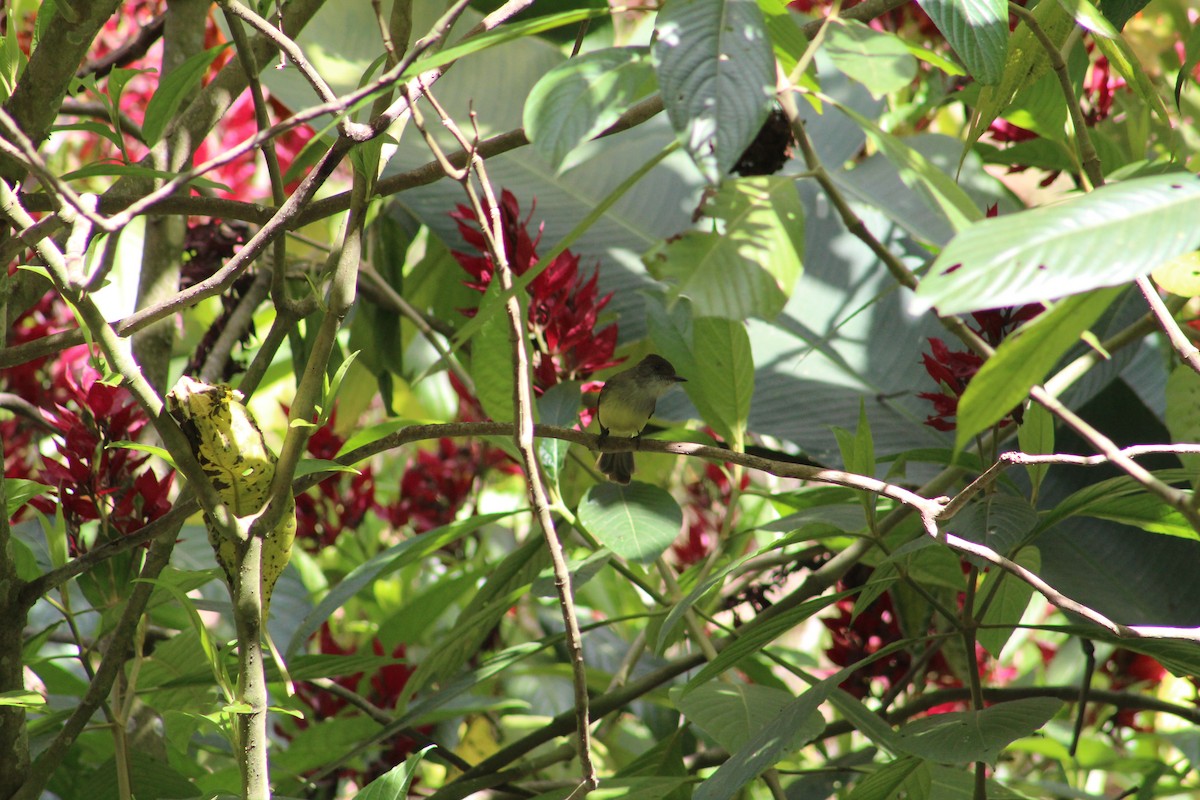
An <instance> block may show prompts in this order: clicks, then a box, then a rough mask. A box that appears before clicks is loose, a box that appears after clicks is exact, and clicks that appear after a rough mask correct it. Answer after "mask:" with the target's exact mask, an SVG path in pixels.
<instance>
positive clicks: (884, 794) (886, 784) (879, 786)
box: [848, 756, 926, 800]
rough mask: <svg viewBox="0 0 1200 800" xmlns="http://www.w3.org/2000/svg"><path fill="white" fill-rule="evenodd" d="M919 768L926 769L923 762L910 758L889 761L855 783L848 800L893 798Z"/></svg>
mask: <svg viewBox="0 0 1200 800" xmlns="http://www.w3.org/2000/svg"><path fill="white" fill-rule="evenodd" d="M920 767H926V764H925V762H924V761H922V760H921V759H919V758H913V757H911V756H908V757H905V758H898V759H896V760H895V761H890V762H888V763H887V764H884V765H883V766H882V767H880V768H879V769H877V770H875V771H874V772H872V773H871V774H869V775H867V776H866V777H864V778H862V779H861V780H859V781H856V782H855V784H854V789H853V790H852V791H851V792H850V796H849V798H848V800H888V798H891V797H895V796H896V791H897V790H898V789H899V788H900V787H901V786H903V785H904V782H905V781H907V780H908V779H909V776H911V775H912V774H913V772H914V771H916V770H917V769H918V768H920Z"/></svg>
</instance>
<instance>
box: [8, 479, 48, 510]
mask: <svg viewBox="0 0 1200 800" xmlns="http://www.w3.org/2000/svg"><path fill="white" fill-rule="evenodd" d="M0 480H3V481H4V494H5V498H6V499H7V501H8V518H9V519H12V516H13V514H15V513H17V509H18V508H20V507H21V506H23V505H25V504H26V503H28V502H29V501H30V500H32V499H33V498H35V497H41V496H42V495H44V494H46V493H47V492H49V491H51V489H53V487H51V486H47V485H46V484H44V483H38V482H37V481H31V480H26V479H25V478H2V479H0Z"/></svg>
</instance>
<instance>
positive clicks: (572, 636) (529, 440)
mask: <svg viewBox="0 0 1200 800" xmlns="http://www.w3.org/2000/svg"><path fill="white" fill-rule="evenodd" d="M425 94H426V98H427V99H428V100H429V102H430V103H431V104H432V105H433V107H434V109H435V110H436V111H437V112H438V114H439V115H440V117H441V121H442V124H443V125H444V126H445V127H446V128H447V130H449V131H450V132H451V134H452V135H453V136H454V137H455V138H456V139H457V140H458V142H459V144H460V145H461V146H462V147H463V149H464V150H467V151H470V150H471V148H472V143H471V142H470V141H469V140H468V139H467V138H466V136H464V135H463V133H462V131H461V130H460V129H459V127H458V125H457V124H456V123H455V122H454V120H453V119H451V118H450V116H449V115H448V114H447V113H446V111H445V109H443V108H442V107H441V106H440V104H438V102H437V99H436V98H435V97H434V96H433V95H432V94H431V93H429V91H428V89H427V90H426V93H425ZM410 107H411V108H412V112H413V124H414V125H416V126H417V127H418V128H419V129H420V130H421V133H422V134H423V135H424V137H425V140H426V142H427V143H428V145H429V147H430V148H431V150H432V151H433V153H434V156H435V158H436V159H437V160H438V161H439V163H440V164H442V166H443V169H444V170H445V172H446V175H447V176H449V177H450V178H452V179H454V180H457V181H458V182H459V183H461V184H462V186H463V188H464V189H465V190H466V192H467V197H468V198H469V200H470V202H471V207H472V209H473V210H474V212H475V218H476V221H477V222H478V223H479V226H480V229H481V230H482V231H483V233H484V238H485V239H486V241H487V247H488V252H489V255H490V256H491V258H492V263H493V264H495V265H496V276H497V277H498V278H499V281H500V288H501V290H502V291H503V292H504V293H505V294H506V295H507V300H506V301H505V303H504V310H505V314H506V316H507V318H508V338H509V342H510V343H511V345H512V353H513V359H512V360H513V365H512V366H513V412H514V414H515V416H516V420H517V421H516V425H515V426H514V430H513V440H514V444H515V445H516V447H517V451H518V452H519V453H520V454H521V461H522V465H523V467H524V471H525V480H526V487H527V493H528V496H529V502H530V506H531V507H532V508H533V512H534V518H535V519H536V520H537V522H538V526H539V527H540V528H541V530H542V535H543V536H544V537H545V540H546V547H547V549H548V550H549V551H550V562H551V564H552V566H553V570H554V586H555V589H556V590H557V592H558V601H559V608H560V609H561V611H562V618H563V626H564V628H565V629H566V634H567V650H568V652H569V653H570V657H571V672H572V678H573V681H572V683H573V686H574V690H575V714H576V733H577V734H578V736H579V763H580V769H581V771H582V779H581V781H580V784H579V786H578V787H577V788H576V790H575V791H574V792H572V793H571V798H574V797H576V796H586V795H587V794H588V792H590V791H591V790H593V789H595V788H596V786H597V785H598V784H599V780H598V778H597V777H596V767H595V765H594V764H593V762H592V745H591V728H590V721H589V711H588V689H587V666H586V664H585V663H584V659H583V642H582V638H581V634H580V632H579V618H578V616H577V615H576V612H575V597H574V590H573V589H572V586H571V570H570V567H569V565H568V564H567V559H566V556H565V555H564V554H563V546H562V542H561V541H560V540H559V538H558V533H557V532H556V530H555V528H554V519H553V517H552V516H551V514H550V500H549V497H548V496H547V493H546V487H545V485H544V484H543V482H542V473H541V467H540V465H539V463H538V457H537V452H536V450H535V447H534V424H533V385H532V381H531V378H530V374H531V369H530V366H529V350H528V336H527V333H526V329H527V324H526V321H525V317H524V315H523V314H522V312H521V301H520V299H519V298H518V297H517V296H516V294H515V293H514V292H513V286H514V283H515V281H514V278H513V271H512V267H511V265H510V264H509V263H508V248H507V246H506V243H505V241H504V219H503V216H502V214H501V210H500V203H499V202H498V201H497V200H496V197H495V194H494V193H493V190H492V186H491V181H490V179H489V178H488V174H487V169H486V167H485V166H484V161H483V159H482V158H480V157H479V156H478V155H472V157H471V160H470V168H469V170H456V169H454V167H452V166H451V165H450V164H449V163H448V162H447V161H446V159H445V154H444V153H443V152H442V150H441V148H440V147H439V146H438V144H437V142H436V141H435V140H434V138H433V136H431V135H430V133H429V131H428V130H427V129H426V128H425V126H424V124H423V120H422V119H421V116H420V112H419V111H418V110H417V108H416V107H415V106H413V105H411V103H410ZM470 170H474V172H475V174H476V175H477V176H478V178H479V183H480V185H481V186H482V188H483V192H484V198H485V200H486V202H481V201H480V198H479V195H478V193H477V192H476V191H475V190H474V187H473V185H472V183H471V173H470Z"/></svg>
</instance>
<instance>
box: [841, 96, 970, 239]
mask: <svg viewBox="0 0 1200 800" xmlns="http://www.w3.org/2000/svg"><path fill="white" fill-rule="evenodd" d="M838 108H839V109H840V110H841V111H842V112H843V113H844V114H846V115H847V116H848V117H850V118H851V119H852V120H854V121H855V122H856V123H858V125H859V126H860V127H862V129H863V131H864V132H866V134H867V136H869V137H871V140H872V141H874V142H875V144H876V145H877V146H878V147H879V151H880V152H881V153H883V154H884V156H885V157H886V158H887V159H888V160H889V161H891V162H892V163H893V164H894V165H895V166H896V169H897V170H898V171H899V175H900V179H901V180H902V181H904V183H905V185H906V186H908V187H909V188H910V189H913V190H914V191H915V192H917V193H918V194H920V195H921V196H922V197H923V198H925V200H926V202H927V203H928V204H929V206H930V208H931V209H936V210H938V211H940V212H941V213H942V214H943V215H944V216H945V218H946V221H947V222H948V223H949V224H950V227H951V229H952V230H955V231H960V230H963V229H964V228H966V227H967V226H969V225H970V223H972V222H975V221H977V220H979V219H981V218H982V217H983V214H982V213H981V212H980V210H979V207H978V206H977V205H976V204H975V203H974V202H973V201H972V200H971V198H970V197H969V196H968V195H967V193H966V192H965V191H963V189H962V188H961V187H960V186H959V185H958V183H956V182H955V181H954V179H953V178H951V177H950V176H949V175H947V174H946V173H945V172H944V171H942V170H940V169H938V168H937V166H935V165H934V164H933V163H931V162H930V161H929V159H927V158H925V156H924V155H922V154H921V152H920V151H919V150H916V149H914V148H912V147H909V146H908V145H907V144H906V143H905V142H903V141H902V140H900V139H899V138H897V137H895V136H892V135H891V134H890V133H888V132H887V131H885V130H883V129H882V128H880V127H879V126H878V125H877V124H875V122H873V121H872V120H870V119H868V118H867V117H865V116H863V115H862V114H859V113H858V112H857V111H855V110H854V109H852V108H849V107H847V106H844V105H840V104H839V106H838Z"/></svg>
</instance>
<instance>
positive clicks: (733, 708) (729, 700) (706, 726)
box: [675, 681, 812, 753]
mask: <svg viewBox="0 0 1200 800" xmlns="http://www.w3.org/2000/svg"><path fill="white" fill-rule="evenodd" d="M678 692H679V690H675V694H678ZM791 701H792V695H791V693H790V692H785V691H783V690H782V689H775V688H772V687H770V686H759V685H757V684H748V683H723V682H721V681H714V682H712V683H706V684H705V685H704V686H701V687H700V688H699V689H697V690H696V691H694V692H689V693H688V694H686V695H681V696H678V697H677V698H676V705H677V706H678V707H679V710H680V711H681V712H682V713H683V715H684V716H685V717H687V718H688V719H689V720H691V721H692V722H693V723H695V724H696V725H698V726H700V728H702V729H703V730H704V732H705V733H707V734H708V735H709V736H711V737H712V738H713V740H714V741H716V743H717V744H719V745H721V747H724V748H725V749H726V750H728V751H729V752H731V753H734V752H737V751H738V750H740V749H741V748H742V747H743V746H744V745H745V744H746V742H748V741H749V740H750V737H751V736H753V735H754V734H755V733H757V732H758V731H759V730H761V729H762V728H763V726H765V725H767V724H768V723H769V722H770V721H771V720H772V719H774V718H775V717H776V716H777V715H778V714H779V712H780V711H781V710H783V708H784V707H785V706H786V705H787V704H788V703H790V702H791ZM803 735H804V732H802V733H801V737H798V738H802V737H803ZM808 735H812V734H811V733H809V734H808ZM793 744H794V745H796V746H800V745H802V744H804V742H803V741H797V742H793Z"/></svg>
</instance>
